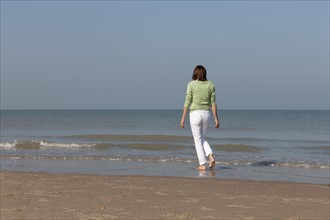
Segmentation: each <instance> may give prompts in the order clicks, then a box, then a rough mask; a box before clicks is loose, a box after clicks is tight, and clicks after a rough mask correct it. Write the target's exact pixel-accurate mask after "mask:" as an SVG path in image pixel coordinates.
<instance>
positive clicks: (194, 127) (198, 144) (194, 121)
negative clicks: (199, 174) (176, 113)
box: [189, 111, 206, 166]
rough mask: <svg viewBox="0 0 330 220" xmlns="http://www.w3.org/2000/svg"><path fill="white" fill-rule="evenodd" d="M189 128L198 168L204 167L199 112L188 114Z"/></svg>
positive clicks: (200, 116) (204, 160)
mask: <svg viewBox="0 0 330 220" xmlns="http://www.w3.org/2000/svg"><path fill="white" fill-rule="evenodd" d="M189 116H190V127H191V132H192V135H193V137H194V142H195V149H196V153H197V157H198V162H199V165H200V166H203V165H205V163H206V159H205V153H204V148H203V141H202V115H201V111H192V112H191V113H190V115H189Z"/></svg>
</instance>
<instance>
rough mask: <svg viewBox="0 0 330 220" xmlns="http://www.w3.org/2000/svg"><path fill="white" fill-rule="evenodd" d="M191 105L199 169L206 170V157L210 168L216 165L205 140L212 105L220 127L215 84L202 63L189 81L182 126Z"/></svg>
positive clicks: (191, 120)
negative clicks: (207, 75)
mask: <svg viewBox="0 0 330 220" xmlns="http://www.w3.org/2000/svg"><path fill="white" fill-rule="evenodd" d="M189 107H190V114H189V118H190V127H191V131H192V134H193V137H194V142H195V148H196V152H197V157H198V161H199V167H197V169H198V170H205V169H206V166H205V163H206V159H205V156H207V157H208V158H209V168H213V167H215V159H214V156H213V151H212V149H211V147H210V145H209V144H208V142H207V141H206V140H205V136H206V133H207V129H208V127H209V124H210V118H211V113H210V107H211V109H212V112H213V117H214V122H215V127H216V128H219V127H220V124H219V119H218V114H217V104H216V100H215V86H214V84H213V83H212V82H211V81H208V80H207V78H206V69H205V67H204V66H202V65H198V66H196V67H195V69H194V72H193V75H192V81H191V82H189V83H188V86H187V94H186V100H185V103H184V107H183V112H182V118H181V122H180V126H181V127H182V128H184V121H185V118H186V115H187V112H188V108H189Z"/></svg>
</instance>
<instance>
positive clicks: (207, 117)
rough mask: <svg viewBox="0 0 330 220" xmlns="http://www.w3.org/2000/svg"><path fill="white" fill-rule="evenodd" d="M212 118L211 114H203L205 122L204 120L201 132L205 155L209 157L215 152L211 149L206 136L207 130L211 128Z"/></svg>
mask: <svg viewBox="0 0 330 220" xmlns="http://www.w3.org/2000/svg"><path fill="white" fill-rule="evenodd" d="M210 117H211V114H210V112H208V111H207V112H206V111H205V112H204V113H203V120H202V126H201V129H202V130H201V132H202V134H201V135H202V144H203V149H204V151H205V155H206V156H209V155H210V154H213V151H212V149H211V146H210V145H209V143H208V142H207V141H206V139H205V138H206V134H207V130H208V128H209V126H210Z"/></svg>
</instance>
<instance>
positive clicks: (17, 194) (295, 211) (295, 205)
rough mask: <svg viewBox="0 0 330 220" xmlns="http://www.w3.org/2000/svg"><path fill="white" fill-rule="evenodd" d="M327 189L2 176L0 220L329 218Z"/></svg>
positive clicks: (136, 178)
mask: <svg viewBox="0 0 330 220" xmlns="http://www.w3.org/2000/svg"><path fill="white" fill-rule="evenodd" d="M329 196H330V186H329V185H328V184H323V185H322V184H308V183H293V182H284V181H282V182H277V181H251V180H231V179H217V178H187V177H156V176H134V175H129V176H111V175H94V174H72V173H71V174H51V173H41V172H13V171H2V172H1V219H3V220H5V219H291V220H293V219H329V218H330V210H329Z"/></svg>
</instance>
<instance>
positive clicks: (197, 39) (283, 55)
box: [1, 0, 329, 109]
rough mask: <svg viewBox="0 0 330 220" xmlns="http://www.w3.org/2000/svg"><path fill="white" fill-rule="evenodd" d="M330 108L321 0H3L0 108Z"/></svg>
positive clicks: (326, 3) (326, 34)
mask: <svg viewBox="0 0 330 220" xmlns="http://www.w3.org/2000/svg"><path fill="white" fill-rule="evenodd" d="M197 64H202V65H204V66H205V67H206V68H207V70H208V79H209V80H211V81H213V82H214V84H215V85H216V88H217V103H218V106H219V109H329V1H234V2H230V1H207V2H204V1H179V2H175V1H168V2H167V1H124V2H120V1H69V2H65V1H45V2H42V1H3V0H2V1H1V108H2V109H181V108H182V107H183V103H184V98H185V92H186V85H187V83H188V82H189V81H190V78H191V74H192V70H193V68H194V67H195V65H197Z"/></svg>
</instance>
